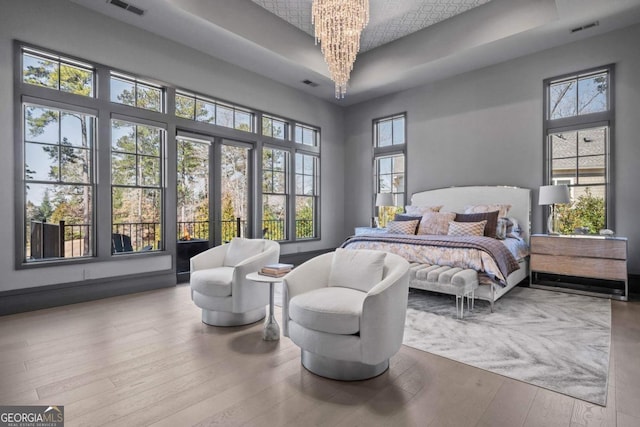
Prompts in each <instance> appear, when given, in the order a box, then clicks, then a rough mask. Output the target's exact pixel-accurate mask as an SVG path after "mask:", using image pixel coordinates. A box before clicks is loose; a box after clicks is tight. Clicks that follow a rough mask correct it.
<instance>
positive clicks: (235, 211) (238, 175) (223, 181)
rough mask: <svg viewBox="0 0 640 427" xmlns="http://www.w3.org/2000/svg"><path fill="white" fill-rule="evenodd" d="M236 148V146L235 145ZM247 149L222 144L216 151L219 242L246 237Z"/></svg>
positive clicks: (241, 146) (248, 160)
mask: <svg viewBox="0 0 640 427" xmlns="http://www.w3.org/2000/svg"><path fill="white" fill-rule="evenodd" d="M235 144H237V145H235ZM250 151H251V150H250V148H249V147H247V146H245V145H243V144H240V143H235V142H232V141H228V140H224V142H223V144H222V146H221V147H220V156H221V159H220V167H221V172H222V175H221V177H220V187H221V192H222V200H221V203H222V206H221V210H222V215H221V216H222V225H221V230H222V241H223V242H228V241H230V240H231V239H232V238H233V237H235V236H246V235H247V229H248V228H247V227H248V221H249V218H250V215H249V192H250V189H249V167H250V163H251V156H250Z"/></svg>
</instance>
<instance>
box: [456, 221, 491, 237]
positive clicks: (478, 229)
mask: <svg viewBox="0 0 640 427" xmlns="http://www.w3.org/2000/svg"><path fill="white" fill-rule="evenodd" d="M486 225H487V221H480V222H455V221H451V222H450V223H449V232H448V233H447V234H448V235H449V236H482V235H484V227H485V226H486ZM494 231H495V230H494Z"/></svg>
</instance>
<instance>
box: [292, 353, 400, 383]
mask: <svg viewBox="0 0 640 427" xmlns="http://www.w3.org/2000/svg"><path fill="white" fill-rule="evenodd" d="M300 351H301V355H300V359H301V362H302V366H304V367H305V368H306V369H307V370H308V371H310V372H313V373H314V374H316V375H320V376H321V377H325V378H330V379H332V380H339V381H359V380H368V379H369V378H373V377H377V376H378V375H380V374H382V373H383V372H384V371H386V370H387V369H388V368H389V359H387V360H385V361H384V362H382V363H379V364H377V365H367V364H366V363H360V362H351V361H347V360H337V359H331V358H329V357H325V356H320V355H319V354H315V353H311V352H309V351H306V350H302V349H301V350H300Z"/></svg>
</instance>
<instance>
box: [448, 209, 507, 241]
mask: <svg viewBox="0 0 640 427" xmlns="http://www.w3.org/2000/svg"><path fill="white" fill-rule="evenodd" d="M479 221H487V225H486V226H485V227H484V235H485V236H487V237H492V238H494V239H495V238H496V231H497V227H498V211H493V212H480V213H467V214H456V222H479Z"/></svg>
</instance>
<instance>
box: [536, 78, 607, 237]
mask: <svg viewBox="0 0 640 427" xmlns="http://www.w3.org/2000/svg"><path fill="white" fill-rule="evenodd" d="M544 85H545V121H544V127H545V129H544V130H545V152H546V157H545V168H546V173H545V184H566V185H568V186H569V188H570V190H571V203H570V204H567V205H560V206H558V207H557V209H556V211H557V222H558V226H559V231H560V232H561V233H565V234H571V233H573V232H574V230H575V229H576V228H587V229H588V230H589V232H590V233H597V232H598V231H599V230H600V229H602V228H611V227H612V224H611V223H610V218H611V215H610V212H609V209H608V206H611V205H612V201H611V200H609V199H610V198H609V193H610V191H609V168H610V155H609V153H610V147H611V144H612V141H611V124H612V123H613V121H614V117H613V110H612V109H611V105H612V101H611V94H612V93H613V90H612V88H613V66H606V67H601V68H597V69H592V70H587V71H585V72H581V73H575V74H572V75H568V76H561V77H558V78H552V79H547V80H545V82H544Z"/></svg>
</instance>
